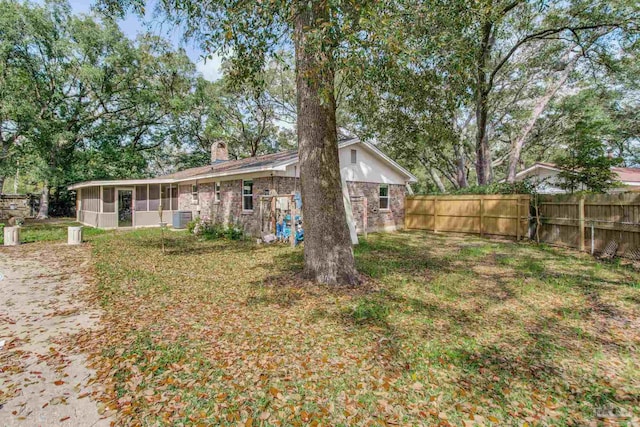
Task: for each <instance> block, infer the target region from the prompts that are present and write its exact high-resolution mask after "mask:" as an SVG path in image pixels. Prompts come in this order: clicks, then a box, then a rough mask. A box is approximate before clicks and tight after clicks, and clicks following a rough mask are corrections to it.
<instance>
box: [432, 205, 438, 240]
mask: <svg viewBox="0 0 640 427" xmlns="http://www.w3.org/2000/svg"><path fill="white" fill-rule="evenodd" d="M437 223H438V198H437V197H434V198H433V232H434V233H437V232H438V227H437V226H436V224H437Z"/></svg>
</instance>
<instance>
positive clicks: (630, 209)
mask: <svg viewBox="0 0 640 427" xmlns="http://www.w3.org/2000/svg"><path fill="white" fill-rule="evenodd" d="M534 204H535V200H534ZM537 204H538V206H539V216H540V227H539V230H538V233H539V234H538V237H539V239H540V241H541V242H546V243H551V244H559V245H563V246H570V247H573V248H577V249H579V250H581V251H590V252H591V253H599V252H602V251H603V250H604V249H605V248H606V247H607V245H609V244H611V243H612V242H615V243H613V245H617V255H619V256H627V257H632V258H638V257H640V194H638V193H623V194H587V195H579V196H578V195H564V194H563V195H540V196H537Z"/></svg>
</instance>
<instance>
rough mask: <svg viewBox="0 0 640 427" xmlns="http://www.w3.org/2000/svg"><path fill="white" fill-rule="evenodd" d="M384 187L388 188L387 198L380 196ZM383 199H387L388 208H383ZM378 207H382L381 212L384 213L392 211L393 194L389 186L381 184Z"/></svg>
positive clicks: (379, 186)
mask: <svg viewBox="0 0 640 427" xmlns="http://www.w3.org/2000/svg"><path fill="white" fill-rule="evenodd" d="M383 187H386V188H387V196H386V197H384V196H381V195H380V190H381V189H382V188H383ZM382 199H386V200H387V207H386V208H383V207H382V203H380V201H381V200H382ZM378 206H379V207H380V210H381V211H383V212H388V211H390V210H391V192H390V189H389V184H380V185H378Z"/></svg>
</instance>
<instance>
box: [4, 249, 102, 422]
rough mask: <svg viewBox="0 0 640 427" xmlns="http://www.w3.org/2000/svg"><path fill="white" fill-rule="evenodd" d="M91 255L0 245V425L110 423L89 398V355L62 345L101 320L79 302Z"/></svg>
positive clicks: (85, 284) (86, 250)
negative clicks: (87, 361)
mask: <svg viewBox="0 0 640 427" xmlns="http://www.w3.org/2000/svg"><path fill="white" fill-rule="evenodd" d="M89 257H90V250H89V248H88V247H87V246H80V247H71V246H67V245H65V244H61V243H37V244H27V245H22V246H20V247H16V248H6V247H0V275H2V278H1V280H0V426H53V425H62V426H108V425H109V424H110V421H109V420H108V419H107V418H106V417H105V416H104V415H100V413H102V414H104V409H103V408H99V407H98V406H97V405H96V403H95V402H94V401H92V400H91V398H90V396H91V392H92V389H91V387H90V385H89V384H88V382H89V380H90V379H91V376H92V372H91V371H90V370H89V369H88V368H87V367H86V357H85V356H84V355H83V354H80V353H79V352H74V351H68V350H66V348H68V346H66V345H64V344H63V341H64V340H65V338H66V337H68V336H69V335H72V334H75V333H77V332H79V331H81V330H83V329H87V328H95V327H96V324H97V322H98V319H99V317H100V312H99V311H98V310H97V309H96V308H89V307H87V306H86V304H85V303H83V298H80V293H81V292H82V291H83V290H84V289H85V288H86V286H88V278H89V277H90V275H89V271H88V270H89Z"/></svg>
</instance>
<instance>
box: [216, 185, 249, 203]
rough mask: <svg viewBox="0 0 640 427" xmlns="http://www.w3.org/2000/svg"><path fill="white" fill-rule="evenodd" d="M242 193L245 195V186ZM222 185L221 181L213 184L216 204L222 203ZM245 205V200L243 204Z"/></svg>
mask: <svg viewBox="0 0 640 427" xmlns="http://www.w3.org/2000/svg"><path fill="white" fill-rule="evenodd" d="M243 184H244V181H243ZM242 191H243V193H244V186H243V188H242ZM221 196H222V183H221V182H220V181H215V182H214V183H213V201H214V203H220V199H221V198H222V197H221ZM242 203H243V204H244V199H243V202H242Z"/></svg>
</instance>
